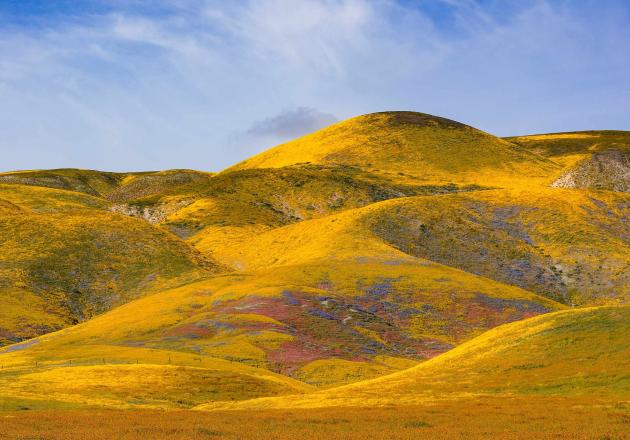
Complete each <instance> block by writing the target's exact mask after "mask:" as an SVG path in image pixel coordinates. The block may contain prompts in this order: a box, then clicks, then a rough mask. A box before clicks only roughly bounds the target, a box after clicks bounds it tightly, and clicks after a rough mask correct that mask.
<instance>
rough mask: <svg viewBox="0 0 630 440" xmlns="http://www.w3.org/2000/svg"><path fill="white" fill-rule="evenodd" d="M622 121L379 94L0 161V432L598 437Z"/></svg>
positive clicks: (614, 368) (612, 344)
mask: <svg viewBox="0 0 630 440" xmlns="http://www.w3.org/2000/svg"><path fill="white" fill-rule="evenodd" d="M628 145H630V134H629V133H627V132H618V131H598V132H577V133H557V134H539V135H532V136H520V137H513V138H504V139H500V138H497V137H495V136H492V135H491V134H488V133H485V132H481V131H479V130H476V129H474V128H472V127H469V126H467V125H464V124H460V123H458V122H455V121H450V120H446V119H443V118H438V117H433V116H430V115H425V114H420V113H412V112H387V113H377V114H372V115H365V116H360V117H357V118H353V119H351V120H348V121H344V122H340V123H338V124H335V125H333V126H331V127H328V128H326V129H323V130H320V131H318V132H316V133H313V134H311V135H307V136H305V137H302V138H300V139H297V140H295V141H292V142H289V143H286V144H283V145H280V146H277V147H275V148H272V149H270V150H268V151H266V152H263V153H261V154H259V155H257V156H255V157H253V158H250V159H248V160H246V161H243V162H241V163H239V164H236V165H234V166H233V167H231V168H228V169H227V170H224V171H222V172H220V173H217V174H212V173H206V172H200V171H194V170H168V171H160V172H140V173H109V172H100V171H91V170H74V169H60V170H31V171H19V172H6V173H0V439H5V438H6V439H17V438H20V439H83V438H86V439H87V438H89V439H92V438H94V439H106V438H121V439H137V438H175V439H177V438H182V439H183V438H228V439H229V438H234V439H237V438H252V439H254V438H255V439H293V438H304V439H320V438H321V439H324V438H326V439H328V438H344V439H345V438H348V439H368V438H369V439H373V438H374V439H412V438H413V439H415V438H427V439H433V438H448V439H450V438H461V439H469V438H473V439H474V438H480V439H481V438H498V439H502V438H505V439H530V438H536V439H538V438H543V439H545V438H549V439H557V438H568V439H572V438H577V439H598V440H603V439H623V438H629V433H630V327H629V325H630V308H629V307H630V306H628V304H629V301H630V238H629V237H630V226H629V224H630V181H628V175H630V174H628V173H627V172H626V171H627V170H626V168H625V167H626V164H627V161H628Z"/></svg>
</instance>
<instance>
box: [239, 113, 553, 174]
mask: <svg viewBox="0 0 630 440" xmlns="http://www.w3.org/2000/svg"><path fill="white" fill-rule="evenodd" d="M296 164H316V165H349V166H357V167H359V168H362V169H365V170H370V171H372V172H374V173H377V174H381V175H385V176H392V177H396V178H397V179H399V180H402V181H405V180H413V181H416V182H430V183H437V184H444V183H449V182H454V183H458V184H461V183H465V184H479V185H499V186H503V185H514V184H515V183H516V182H517V181H520V180H523V179H526V180H527V181H529V182H530V183H531V182H538V181H545V179H546V178H548V177H549V176H550V175H551V174H553V172H554V171H555V170H556V169H557V168H558V166H557V165H556V164H555V163H554V162H552V161H549V160H547V159H545V158H544V157H541V156H539V155H535V154H533V153H531V152H529V151H528V150H526V149H524V148H522V147H520V146H518V145H516V144H513V143H510V142H508V141H506V140H503V139H499V138H497V137H495V136H492V135H490V134H488V133H485V132H483V131H480V130H477V129H475V128H473V127H470V126H468V125H464V124H461V123H459V122H455V121H451V120H449V119H445V118H440V117H437V116H432V115H427V114H424V113H414V112H383V113H373V114H369V115H364V116H358V117H356V118H353V119H349V120H347V121H343V122H340V123H338V124H335V125H332V126H330V127H328V128H325V129H323V130H320V131H317V132H315V133H312V134H309V135H306V136H304V137H302V138H299V139H296V140H294V141H291V142H288V143H286V144H282V145H279V146H277V147H274V148H272V149H270V150H268V151H265V152H263V153H261V154H259V155H257V156H254V157H252V158H250V159H247V160H245V161H243V162H241V163H239V164H236V165H234V166H233V167H231V168H228V170H227V171H233V170H240V169H251V168H280V167H286V166H289V165H296Z"/></svg>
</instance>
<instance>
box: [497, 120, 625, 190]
mask: <svg viewBox="0 0 630 440" xmlns="http://www.w3.org/2000/svg"><path fill="white" fill-rule="evenodd" d="M506 140H508V141H511V142H514V143H516V144H519V145H521V146H523V147H524V148H527V149H528V150H530V151H533V152H535V153H537V154H540V155H543V156H545V157H548V158H550V159H551V160H553V161H555V162H557V163H559V164H561V165H564V166H565V169H564V171H563V172H562V173H561V174H560V175H559V177H558V178H556V179H555V180H554V181H553V182H552V185H551V186H553V187H556V188H590V189H598V190H609V191H621V192H630V132H627V131H611V130H609V131H582V132H572V133H551V134H543V135H531V136H519V137H513V138H506Z"/></svg>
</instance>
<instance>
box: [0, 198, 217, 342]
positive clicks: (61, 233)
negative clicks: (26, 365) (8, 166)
mask: <svg viewBox="0 0 630 440" xmlns="http://www.w3.org/2000/svg"><path fill="white" fill-rule="evenodd" d="M107 207H108V204H107V202H105V201H104V200H102V199H98V198H95V197H91V196H87V195H84V194H81V193H77V192H70V191H64V190H56V189H50V188H41V187H35V186H26V185H0V274H1V281H0V295H1V298H2V307H1V308H0V318H1V319H0V345H6V344H7V343H12V342H17V341H21V340H23V339H25V338H30V337H33V336H37V335H40V334H43V333H47V332H50V331H53V330H57V329H59V328H62V327H65V326H68V325H71V324H73V323H76V322H79V321H83V320H85V319H89V318H90V317H92V316H94V315H96V314H99V313H102V312H104V311H107V310H109V309H111V308H112V307H115V306H116V305H119V304H122V303H124V302H126V301H129V300H131V299H133V298H136V297H138V296H141V295H143V294H145V293H149V292H153V291H156V290H158V289H163V288H165V287H166V286H173V285H178V284H180V283H182V282H186V281H190V280H193V279H198V278H200V277H204V276H208V275H210V274H212V273H216V272H217V270H219V268H220V266H219V265H218V264H216V263H214V262H213V261H212V260H211V259H209V258H208V257H204V256H202V255H201V254H199V253H198V252H197V251H196V250H194V249H193V248H191V247H190V246H188V245H186V244H185V243H183V242H181V241H180V240H178V239H177V238H176V237H175V236H173V235H172V234H170V233H168V232H166V231H164V230H159V229H156V228H154V227H152V226H151V225H149V224H148V223H146V222H144V221H141V220H137V219H132V218H129V217H126V216H121V215H117V214H114V213H111V212H109V211H108V210H107Z"/></svg>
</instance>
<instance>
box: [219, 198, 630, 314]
mask: <svg viewBox="0 0 630 440" xmlns="http://www.w3.org/2000/svg"><path fill="white" fill-rule="evenodd" d="M628 218H630V199H629V198H628V196H627V195H623V194H615V193H589V192H575V191H568V190H559V189H546V188H539V189H536V190H533V191H518V190H493V191H477V192H469V193H460V194H451V195H441V196H431V197H407V198H400V199H394V200H388V201H384V202H380V203H374V204H371V205H369V206H366V207H364V208H360V209H354V210H348V211H345V212H343V213H340V214H337V215H334V216H328V217H325V218H322V219H316V220H309V221H304V222H301V223H297V224H294V225H289V226H285V227H283V228H278V229H274V230H271V231H269V232H265V233H262V234H258V235H256V236H253V237H250V238H248V240H247V246H243V245H241V244H240V243H234V242H227V243H226V244H224V245H221V246H219V245H216V246H215V247H214V249H213V251H212V255H213V256H214V257H215V258H217V259H218V260H220V261H223V262H225V263H226V264H229V265H232V266H236V267H242V268H249V269H259V268H264V267H269V266H280V265H298V264H306V263H308V262H312V261H320V262H321V261H353V262H355V261H373V262H378V263H381V264H400V263H401V262H404V261H405V257H406V256H409V255H413V256H416V257H420V258H423V259H427V260H432V261H435V262H437V263H441V264H445V265H448V266H452V267H456V268H459V269H462V270H465V271H468V272H470V273H473V274H478V275H482V276H485V277H488V278H492V279H494V280H497V281H500V282H502V283H507V284H512V285H516V286H519V287H522V288H524V289H528V290H533V291H536V292H538V293H539V294H542V295H545V296H547V297H550V298H553V299H555V300H559V301H561V302H564V303H566V304H577V305H584V304H601V303H625V302H627V301H628V300H629V299H630V291H629V290H628V289H629V286H630V279H629V278H628V276H629V275H628V274H630V266H629V265H630V260H629V258H628V255H630V242H628V239H627V230H628ZM567 225H571V228H570V229H567ZM394 249H397V250H399V251H402V252H398V253H396V252H394Z"/></svg>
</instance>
